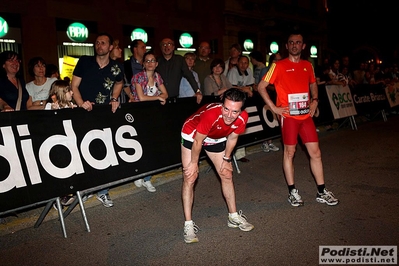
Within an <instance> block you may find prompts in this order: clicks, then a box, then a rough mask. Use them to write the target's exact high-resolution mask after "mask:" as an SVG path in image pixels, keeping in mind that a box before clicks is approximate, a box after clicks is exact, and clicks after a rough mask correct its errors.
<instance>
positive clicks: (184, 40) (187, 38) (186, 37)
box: [179, 32, 193, 48]
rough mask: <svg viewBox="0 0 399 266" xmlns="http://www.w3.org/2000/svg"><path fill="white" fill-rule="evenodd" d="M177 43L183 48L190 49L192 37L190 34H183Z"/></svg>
mask: <svg viewBox="0 0 399 266" xmlns="http://www.w3.org/2000/svg"><path fill="white" fill-rule="evenodd" d="M179 43H180V45H181V46H182V47H183V48H190V47H191V46H192V45H193V37H191V35H190V33H187V32H185V33H183V34H182V35H180V39H179Z"/></svg>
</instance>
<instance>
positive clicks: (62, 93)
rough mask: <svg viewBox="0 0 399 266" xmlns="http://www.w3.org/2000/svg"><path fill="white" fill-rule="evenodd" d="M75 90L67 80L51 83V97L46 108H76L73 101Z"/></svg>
mask: <svg viewBox="0 0 399 266" xmlns="http://www.w3.org/2000/svg"><path fill="white" fill-rule="evenodd" d="M72 96H73V91H72V88H71V86H70V83H69V82H68V81H66V80H56V81H54V82H53V84H51V88H50V92H49V98H48V100H47V103H46V107H45V108H44V109H45V110H56V109H62V108H74V107H76V104H74V103H73V102H72Z"/></svg>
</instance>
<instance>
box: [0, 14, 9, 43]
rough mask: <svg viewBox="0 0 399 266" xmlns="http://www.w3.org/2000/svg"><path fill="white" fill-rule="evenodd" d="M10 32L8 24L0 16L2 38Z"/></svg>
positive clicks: (0, 34) (0, 36)
mask: <svg viewBox="0 0 399 266" xmlns="http://www.w3.org/2000/svg"><path fill="white" fill-rule="evenodd" d="M7 32H8V24H7V21H5V20H4V19H3V18H2V17H0V38H3V37H4V36H6V35H7Z"/></svg>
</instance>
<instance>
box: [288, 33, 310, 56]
mask: <svg viewBox="0 0 399 266" xmlns="http://www.w3.org/2000/svg"><path fill="white" fill-rule="evenodd" d="M286 46H287V49H288V52H289V54H290V55H293V56H298V55H301V52H302V50H303V49H304V48H305V46H306V45H305V44H304V43H303V37H302V35H291V36H290V37H289V38H288V42H287V44H286Z"/></svg>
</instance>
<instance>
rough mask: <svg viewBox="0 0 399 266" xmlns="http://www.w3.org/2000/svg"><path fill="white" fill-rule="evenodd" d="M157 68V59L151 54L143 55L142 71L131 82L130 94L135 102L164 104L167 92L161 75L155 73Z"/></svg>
mask: <svg viewBox="0 0 399 266" xmlns="http://www.w3.org/2000/svg"><path fill="white" fill-rule="evenodd" d="M157 66H158V62H157V59H156V58H155V55H154V54H153V53H152V52H147V53H146V54H145V55H144V60H143V71H141V72H139V73H137V74H136V75H134V76H133V78H132V82H131V84H132V85H131V89H132V93H133V95H134V97H135V100H136V101H156V100H159V101H160V102H161V104H165V103H166V99H167V98H168V92H167V91H166V88H165V85H164V84H163V80H162V77H161V75H160V74H159V73H158V72H156V71H155V68H156V67H157Z"/></svg>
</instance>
